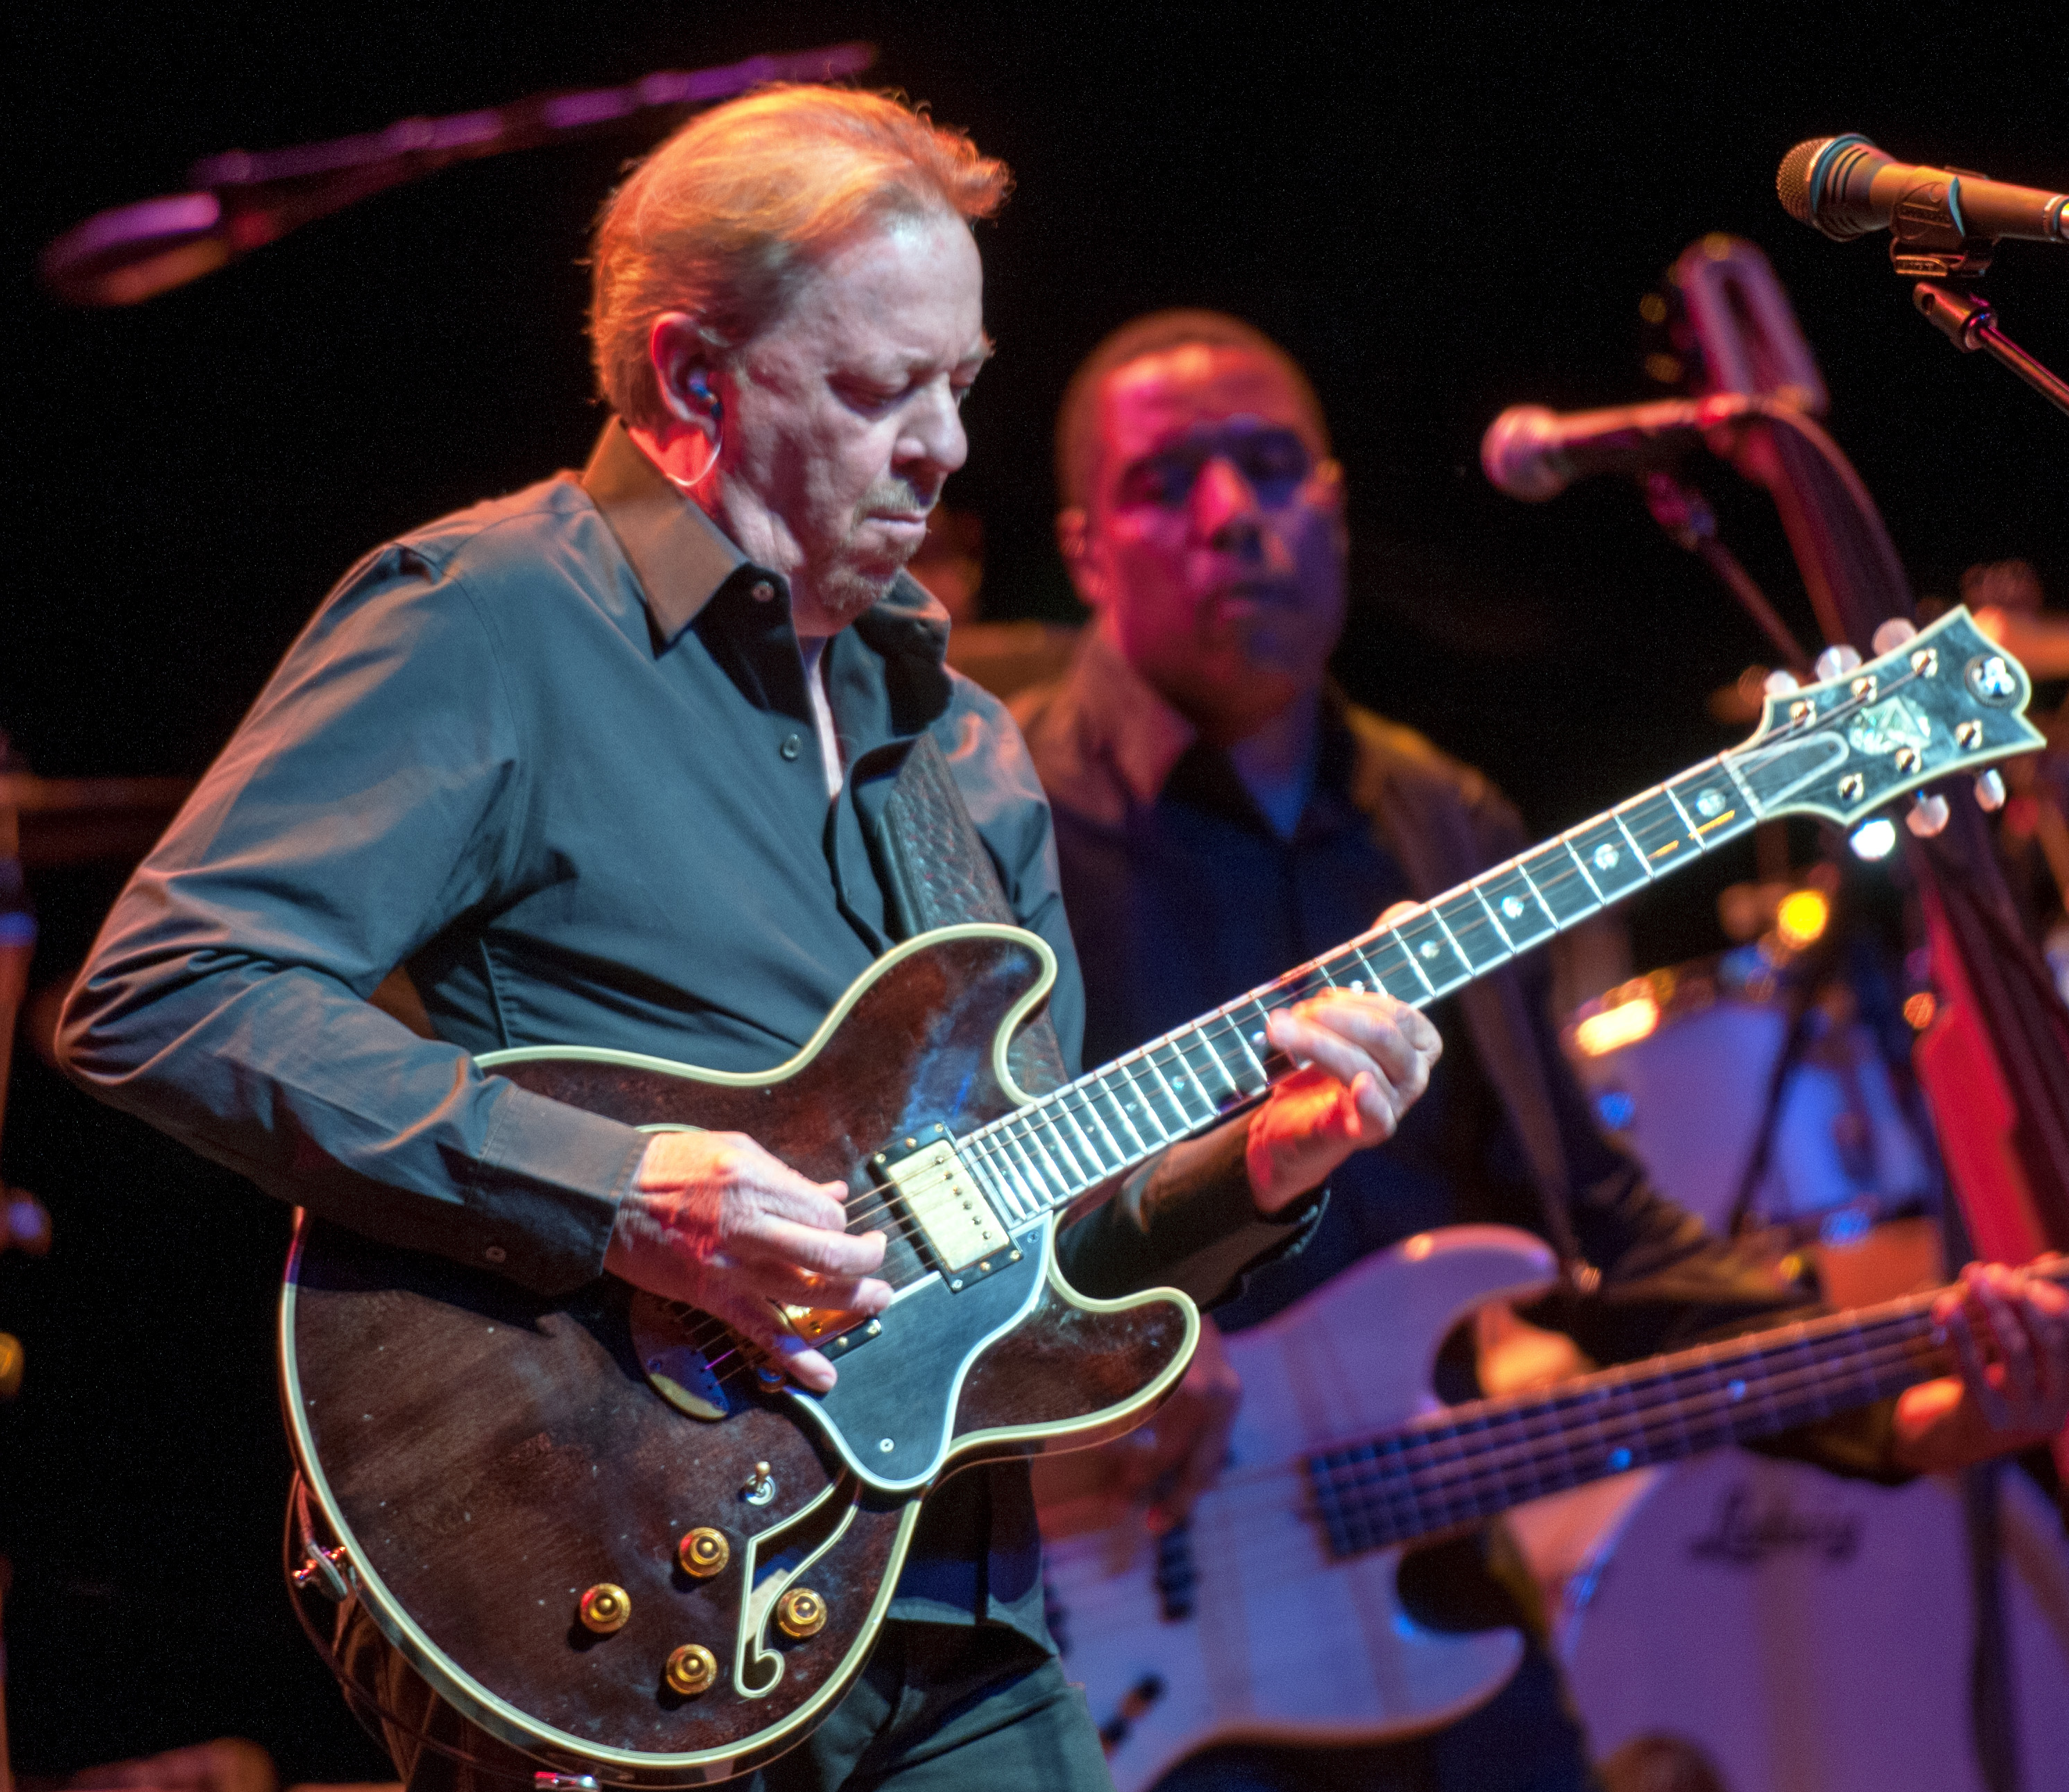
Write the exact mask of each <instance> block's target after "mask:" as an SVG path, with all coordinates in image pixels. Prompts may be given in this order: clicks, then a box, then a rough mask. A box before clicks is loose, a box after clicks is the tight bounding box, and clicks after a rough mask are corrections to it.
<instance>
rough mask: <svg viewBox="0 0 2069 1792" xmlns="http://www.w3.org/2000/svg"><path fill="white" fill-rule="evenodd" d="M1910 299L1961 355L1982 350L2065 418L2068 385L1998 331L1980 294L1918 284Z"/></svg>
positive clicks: (1932, 282) (1991, 311) (1938, 283)
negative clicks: (2014, 374)
mask: <svg viewBox="0 0 2069 1792" xmlns="http://www.w3.org/2000/svg"><path fill="white" fill-rule="evenodd" d="M1911 297H1912V303H1915V304H1916V306H1917V307H1918V309H1919V311H1920V313H1921V314H1922V315H1923V316H1924V319H1925V320H1926V322H1927V323H1928V324H1932V326H1933V327H1934V328H1936V329H1937V330H1938V331H1939V332H1940V334H1941V335H1943V336H1945V337H1946V339H1947V340H1949V342H1951V343H1953V344H1954V346H1955V347H1956V348H1958V349H1960V350H1961V352H1962V353H1963V354H1965V355H1973V353H1975V352H1976V351H1977V349H1978V348H1980V349H1982V350H1983V351H1984V352H1986V353H1987V354H1989V356H1992V357H1993V358H1994V359H1995V360H1998V361H2001V362H2002V363H2003V365H2005V366H2006V367H2009V368H2010V369H2011V370H2012V372H2013V373H2016V374H2017V375H2018V377H2020V378H2021V379H2022V380H2023V381H2026V384H2027V385H2030V386H2031V387H2032V388H2033V389H2034V391H2035V392H2037V393H2039V394H2040V395H2041V397H2043V398H2045V399H2046V400H2047V401H2048V402H2049V403H2050V404H2051V405H2054V407H2055V409H2057V410H2059V411H2060V412H2062V413H2064V414H2065V415H2069V381H2063V380H2059V379H2057V378H2056V377H2055V375H2054V374H2052V373H2049V372H2048V370H2047V369H2046V368H2045V367H2043V366H2042V365H2040V363H2039V362H2038V361H2037V360H2034V358H2033V356H2030V355H2029V354H2028V353H2027V352H2026V351H2025V350H2024V349H2023V348H2020V347H2019V346H2018V344H2017V343H2015V342H2014V341H2013V340H2011V339H2010V337H2009V336H2006V334H2005V333H2004V332H2002V330H2000V329H1999V328H1998V323H1997V312H1996V311H1995V310H1994V308H1993V307H1992V306H1991V304H1990V302H1989V299H1985V298H1984V297H1983V296H1982V295H1981V294H1980V293H1976V292H1964V291H1961V289H1960V288H1959V287H1952V286H1949V285H1947V284H1946V283H1945V282H1943V281H1940V280H1920V282H1919V283H1918V284H1917V285H1916V286H1915V287H1912V289H1911Z"/></svg>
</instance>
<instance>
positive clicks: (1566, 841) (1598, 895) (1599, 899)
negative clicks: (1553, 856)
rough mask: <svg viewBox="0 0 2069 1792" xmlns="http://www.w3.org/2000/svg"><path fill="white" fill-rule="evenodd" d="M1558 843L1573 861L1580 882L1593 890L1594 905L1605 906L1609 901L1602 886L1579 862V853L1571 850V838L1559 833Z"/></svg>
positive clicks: (1577, 917)
mask: <svg viewBox="0 0 2069 1792" xmlns="http://www.w3.org/2000/svg"><path fill="white" fill-rule="evenodd" d="M1559 844H1560V845H1561V846H1563V847H1565V849H1566V857H1569V859H1571V860H1572V861H1573V869H1574V870H1577V872H1579V873H1580V874H1581V882H1582V883H1584V884H1585V885H1586V886H1588V888H1589V890H1593V891H1594V895H1595V906H1596V907H1598V908H1604V907H1606V906H1608V903H1609V898H1607V897H1606V896H1605V895H1603V894H1602V886H1601V885H1600V884H1598V883H1597V882H1595V880H1594V878H1591V877H1589V875H1588V868H1587V866H1586V865H1583V864H1582V863H1581V855H1580V854H1579V853H1577V852H1575V851H1574V850H1573V840H1572V838H1571V837H1569V836H1568V835H1566V834H1561V835H1560V837H1559ZM1579 918H1580V917H1579V916H1576V917H1575V919H1579Z"/></svg>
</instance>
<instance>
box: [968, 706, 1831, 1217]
mask: <svg viewBox="0 0 2069 1792" xmlns="http://www.w3.org/2000/svg"><path fill="white" fill-rule="evenodd" d="M1844 751H1845V748H1844V747H1843V744H1842V743H1839V742H1838V741H1836V740H1833V739H1830V738H1828V737H1826V736H1824V735H1818V734H1810V735H1804V736H1802V737H1800V738H1792V737H1790V736H1789V735H1783V736H1781V738H1779V739H1774V740H1771V741H1762V742H1760V743H1756V744H1753V745H1751V746H1748V747H1741V748H1738V749H1736V750H1734V751H1731V752H1728V753H1724V754H1720V755H1718V756H1717V757H1716V758H1715V759H1712V760H1705V761H1704V763H1703V764H1700V765H1698V766H1696V767H1695V768H1693V769H1692V770H1690V771H1687V772H1683V773H1682V774H1681V776H1679V777H1677V778H1672V779H1670V780H1667V782H1666V783H1665V784H1656V785H1655V786H1654V787H1653V788H1651V789H1650V790H1648V791H1646V792H1643V793H1642V794H1640V795H1638V796H1634V797H1633V798H1631V800H1630V801H1628V802H1626V803H1623V804H1619V805H1618V807H1617V808H1614V809H1611V810H1610V811H1609V812H1608V813H1606V814H1603V815H1598V816H1597V817H1595V818H1594V820H1593V821H1587V822H1584V823H1582V824H1581V825H1580V826H1579V827H1577V828H1573V829H1569V830H1568V831H1567V832H1566V833H1562V834H1561V835H1559V836H1558V837H1557V838H1555V839H1553V840H1551V841H1547V842H1546V843H1545V845H1541V846H1538V847H1536V848H1534V849H1532V850H1531V851H1529V852H1528V853H1524V854H1522V855H1521V856H1520V857H1516V858H1513V859H1511V860H1509V861H1508V862H1507V863H1505V864H1503V865H1496V867H1495V868H1494V869H1493V870H1491V871H1488V872H1486V873H1484V874H1483V875H1481V876H1479V877H1478V878H1474V879H1473V880H1472V881H1471V882H1470V883H1465V884H1461V885H1459V886H1458V887H1457V888H1456V889H1455V890H1450V891H1448V892H1447V893H1446V894H1443V895H1442V896H1439V897H1437V898H1434V900H1432V901H1430V902H1426V903H1424V904H1422V906H1419V907H1418V909H1417V910H1415V911H1414V914H1410V915H1409V916H1407V917H1406V918H1404V919H1402V920H1401V921H1399V922H1397V923H1395V924H1394V925H1393V926H1391V927H1374V928H1373V930H1372V931H1370V932H1369V933H1365V934H1362V935H1360V936H1359V937H1358V938H1357V939H1354V940H1352V941H1351V942H1350V943H1349V944H1348V945H1344V946H1340V947H1336V949H1335V950H1334V951H1330V952H1327V953H1324V955H1322V956H1321V957H1320V958H1317V959H1312V960H1310V961H1309V962H1308V963H1306V964H1304V965H1301V966H1300V967H1298V968H1297V969H1296V970H1293V971H1288V973H1287V974H1286V975H1284V976H1283V977H1280V978H1279V979H1276V980H1275V981H1274V982H1271V983H1269V984H1264V985H1263V986H1261V987H1260V988H1256V989H1253V990H1251V991H1250V992H1248V993H1247V994H1246V995H1243V996H1238V997H1237V998H1236V999H1235V1000H1234V1001H1232V1002H1229V1003H1226V1004H1224V1005H1223V1006H1222V1007H1220V1008H1216V1009H1215V1010H1214V1012H1212V1013H1210V1014H1206V1015H1203V1016H1201V1017H1200V1018H1199V1019H1198V1020H1194V1021H1191V1022H1190V1023H1189V1024H1186V1025H1185V1026H1183V1027H1181V1028H1177V1029H1176V1030H1174V1031H1173V1032H1168V1033H1166V1034H1165V1035H1164V1036H1163V1037H1161V1039H1154V1040H1152V1041H1150V1042H1149V1044H1148V1045H1143V1046H1140V1047H1138V1048H1137V1049H1136V1050H1134V1051H1132V1052H1130V1053H1128V1054H1127V1055H1126V1056H1125V1057H1120V1058H1116V1060H1115V1061H1113V1062H1112V1063H1111V1064H1108V1065H1102V1066H1101V1067H1100V1069H1096V1070H1092V1071H1088V1072H1087V1073H1085V1074H1084V1075H1083V1076H1082V1077H1079V1078H1078V1079H1077V1081H1075V1082H1071V1083H1067V1084H1065V1085H1063V1087H1062V1088H1060V1089H1056V1090H1055V1091H1053V1092H1052V1093H1051V1094H1048V1095H1046V1096H1044V1097H1043V1098H1041V1099H1040V1100H1039V1101H1036V1102H1030V1104H1029V1105H1028V1106H1026V1107H1023V1108H1021V1109H1019V1110H1017V1111H1016V1112H1014V1113H1013V1114H1008V1115H1006V1116H1005V1117H1004V1118H1002V1119H999V1120H996V1121H994V1122H991V1123H990V1125H988V1126H983V1127H981V1128H979V1129H977V1130H976V1131H974V1132H973V1133H970V1134H966V1135H965V1137H964V1138H961V1139H960V1140H959V1141H958V1142H957V1149H958V1151H960V1152H961V1155H962V1157H963V1159H964V1161H965V1163H967V1164H969V1166H970V1167H971V1168H972V1170H973V1172H974V1173H975V1174H976V1175H977V1177H978V1179H980V1180H981V1182H982V1183H984V1184H985V1187H986V1192H987V1193H988V1194H990V1196H991V1197H992V1199H994V1201H995V1202H996V1203H998V1208H999V1210H1000V1212H1002V1214H1003V1215H1004V1216H1005V1217H1006V1220H1007V1223H1008V1224H1009V1225H1010V1226H1017V1225H1018V1224H1020V1223H1021V1222H1022V1221H1023V1220H1028V1219H1030V1218H1032V1217H1034V1216H1036V1215H1038V1214H1040V1213H1043V1212H1047V1211H1049V1210H1050V1209H1051V1208H1057V1207H1060V1206H1063V1204H1065V1203H1067V1202H1069V1201H1071V1200H1073V1199H1075V1198H1076V1197H1077V1196H1078V1195H1081V1194H1083V1192H1084V1191H1087V1190H1088V1189H1091V1188H1094V1187H1097V1186H1098V1185H1099V1184H1100V1183H1103V1182H1105V1181H1107V1180H1108V1179H1110V1178H1111V1177H1113V1176H1116V1175H1120V1174H1121V1173H1122V1172H1124V1171H1127V1170H1129V1169H1132V1168H1133V1167H1135V1166H1136V1165H1137V1164H1138V1163H1142V1162H1144V1161H1145V1159H1149V1158H1150V1157H1152V1156H1153V1155H1155V1154H1156V1153H1157V1152H1158V1151H1161V1150H1162V1149H1163V1148H1164V1147H1165V1146H1166V1145H1169V1144H1170V1143H1171V1142H1173V1140H1175V1139H1179V1138H1185V1137H1187V1136H1189V1135H1190V1134H1194V1133H1196V1132H1198V1131H1200V1130H1202V1128H1203V1127H1206V1126H1211V1125H1212V1124H1213V1123H1214V1122H1215V1121H1217V1120H1218V1119H1220V1118H1222V1117H1223V1116H1224V1115H1226V1114H1230V1113H1233V1112H1234V1111H1235V1110H1238V1109H1240V1108H1243V1107H1245V1106H1248V1105H1249V1104H1250V1103H1251V1102H1254V1101H1255V1100H1256V1099H1258V1098H1259V1097H1260V1096H1262V1095H1263V1094H1264V1093H1265V1091H1266V1090H1267V1089H1269V1088H1270V1087H1271V1084H1272V1083H1273V1082H1274V1081H1276V1080H1277V1079H1278V1078H1279V1077H1280V1076H1282V1075H1283V1074H1284V1073H1286V1072H1287V1070H1288V1069H1290V1068H1291V1066H1290V1065H1288V1064H1287V1062H1286V1061H1285V1060H1284V1058H1283V1057H1282V1056H1281V1055H1280V1054H1279V1053H1277V1052H1276V1051H1275V1050H1274V1049H1272V1047H1271V1044H1270V1042H1269V1041H1268V1038H1267V1035H1266V1032H1265V1017H1266V1016H1267V1014H1268V1013H1270V1012H1271V1010H1272V1009H1274V1008H1284V1007H1288V1006H1289V1005H1290V1004H1293V1003H1295V1002H1298V1001H1301V1000H1304V999H1306V998H1307V997H1308V996H1316V995H1320V994H1321V993H1322V992H1324V991H1326V990H1331V989H1352V990H1383V991H1384V992H1385V993H1387V994H1388V995H1390V996H1394V997H1396V998H1398V1000H1401V1001H1403V1002H1406V1003H1408V1004H1410V1005H1412V1006H1414V1007H1416V1008H1423V1007H1426V1006H1427V1005H1428V1004H1430V1003H1432V1002H1434V1001H1436V1000H1439V998H1441V997H1443V996H1447V995H1449V994H1451V992H1453V991H1454V990H1457V989H1460V988H1463V987H1464V986H1465V985H1466V984H1469V983H1471V981H1472V980H1473V979H1475V978H1476V977H1479V976H1482V975H1485V974H1486V973H1487V971H1492V970H1493V969H1495V968H1496V967H1497V966H1499V965H1502V964H1505V963H1508V961H1509V960H1510V959H1512V958H1514V957H1516V955H1518V954H1519V953H1521V952H1526V951H1529V950H1530V949H1531V948H1532V947H1535V946H1540V945H1542V944H1543V943H1545V941H1546V940H1548V939H1550V938H1551V937H1552V936H1553V935H1554V934H1557V933H1561V932H1563V931H1565V929H1567V928H1569V927H1573V925H1575V923H1577V922H1581V921H1585V919H1587V918H1588V917H1589V916H1590V915H1592V914H1598V913H1600V912H1601V910H1603V909H1605V908H1606V907H1608V906H1609V905H1610V904H1611V903H1612V902H1617V901H1619V900H1620V899H1622V898H1623V897H1625V896H1627V895H1629V894H1631V893H1632V892H1633V891H1634V890H1638V889H1641V888H1643V886H1645V885H1647V884H1649V883H1651V882H1653V881H1654V880H1655V879H1656V878H1662V877H1664V876H1666V875H1667V874H1669V873H1670V872H1672V871H1674V870H1676V869H1678V868H1679V866H1681V865H1687V864H1689V863H1692V861H1695V860H1696V859H1697V858H1700V857H1701V856H1702V855H1703V854H1704V853H1705V852H1707V851H1708V850H1710V849H1712V848H1713V847H1716V846H1717V845H1721V844H1722V843H1723V842H1724V841H1728V840H1732V839H1735V838H1736V837H1738V836H1739V835H1740V834H1742V833H1745V831H1746V830H1747V829H1749V828H1751V827H1752V826H1753V825H1754V824H1755V823H1756V822H1757V821H1761V819H1763V818H1764V817H1765V816H1766V815H1768V814H1769V813H1771V812H1772V811H1773V809H1774V808H1776V807H1777V805H1780V804H1783V803H1785V800H1786V799H1787V797H1788V796H1789V793H1790V792H1793V791H1795V790H1797V789H1799V788H1802V786H1803V785H1804V784H1806V783H1807V782H1808V781H1809V780H1811V779H1813V778H1814V777H1816V776H1818V774H1819V773H1820V772H1823V771H1825V770H1826V769H1827V768H1829V766H1830V764H1832V763H1834V760H1835V759H1836V758H1838V757H1839V756H1842V755H1843V754H1844Z"/></svg>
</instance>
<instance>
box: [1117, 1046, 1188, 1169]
mask: <svg viewBox="0 0 2069 1792" xmlns="http://www.w3.org/2000/svg"><path fill="white" fill-rule="evenodd" d="M1120 1061H1121V1064H1124V1065H1128V1064H1129V1061H1134V1068H1132V1069H1129V1072H1128V1085H1129V1089H1134V1090H1136V1094H1140V1097H1142V1111H1145V1114H1146V1115H1149V1118H1150V1119H1153V1122H1154V1124H1157V1132H1161V1134H1163V1140H1161V1144H1159V1148H1161V1146H1163V1144H1169V1142H1171V1140H1173V1138H1183V1134H1181V1132H1173V1130H1171V1128H1169V1126H1167V1124H1165V1118H1163V1114H1159V1111H1157V1093H1154V1089H1153V1086H1150V1082H1149V1080H1146V1078H1145V1076H1142V1069H1145V1068H1146V1069H1149V1072H1150V1076H1154V1078H1157V1082H1163V1076H1161V1074H1159V1069H1157V1065H1154V1064H1150V1061H1149V1057H1146V1055H1145V1053H1142V1051H1140V1049H1138V1051H1129V1053H1128V1057H1124V1060H1120Z"/></svg>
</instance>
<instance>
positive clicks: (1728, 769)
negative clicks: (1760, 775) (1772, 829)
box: [1717, 753, 1766, 821]
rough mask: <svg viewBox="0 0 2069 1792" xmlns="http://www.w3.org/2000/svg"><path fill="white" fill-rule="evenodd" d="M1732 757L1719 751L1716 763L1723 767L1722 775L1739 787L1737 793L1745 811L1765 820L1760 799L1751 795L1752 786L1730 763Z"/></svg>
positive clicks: (1755, 817)
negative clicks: (1743, 800)
mask: <svg viewBox="0 0 2069 1792" xmlns="http://www.w3.org/2000/svg"><path fill="white" fill-rule="evenodd" d="M1732 757H1733V755H1731V754H1729V753H1720V754H1718V755H1717V764H1719V765H1720V767H1722V768H1723V770H1724V776H1726V777H1728V778H1729V779H1730V780H1732V783H1733V784H1736V785H1737V786H1738V787H1739V795H1740V796H1742V797H1744V798H1745V806H1746V813H1748V814H1749V815H1750V816H1751V817H1753V820H1754V821H1765V819H1766V817H1765V813H1763V812H1762V810H1761V806H1760V799H1759V798H1758V797H1757V796H1754V795H1753V786H1752V785H1751V784H1748V783H1747V782H1746V781H1745V778H1744V777H1743V776H1740V772H1739V768H1738V767H1737V766H1736V765H1735V764H1732Z"/></svg>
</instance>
